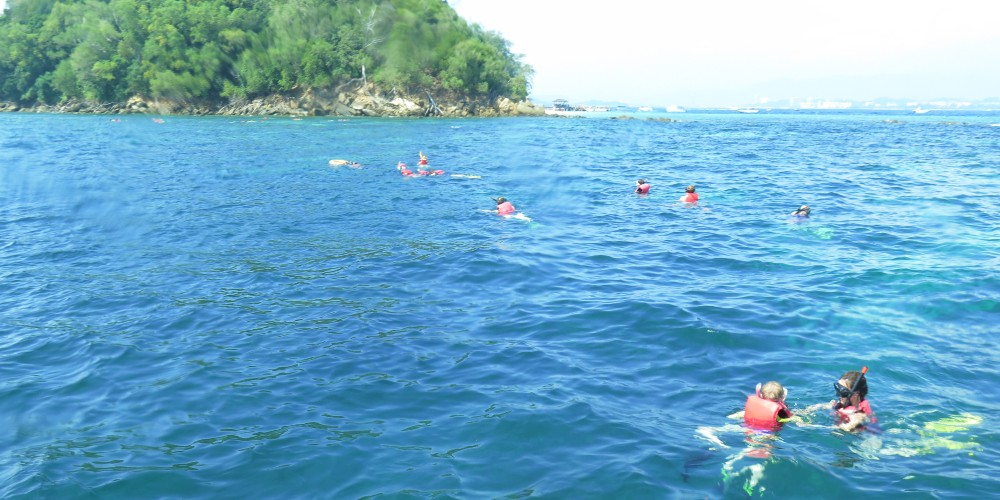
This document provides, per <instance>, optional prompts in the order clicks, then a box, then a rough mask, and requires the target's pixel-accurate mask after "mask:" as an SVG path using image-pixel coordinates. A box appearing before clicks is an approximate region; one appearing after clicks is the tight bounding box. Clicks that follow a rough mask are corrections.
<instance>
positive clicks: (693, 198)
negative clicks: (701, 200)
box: [681, 193, 698, 203]
mask: <svg viewBox="0 0 1000 500" xmlns="http://www.w3.org/2000/svg"><path fill="white" fill-rule="evenodd" d="M681 201H683V202H684V203H697V202H698V193H687V194H685V195H684V196H681Z"/></svg>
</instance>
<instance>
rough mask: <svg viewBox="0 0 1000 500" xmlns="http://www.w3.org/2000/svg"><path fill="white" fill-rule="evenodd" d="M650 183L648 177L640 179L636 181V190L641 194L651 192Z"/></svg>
mask: <svg viewBox="0 0 1000 500" xmlns="http://www.w3.org/2000/svg"><path fill="white" fill-rule="evenodd" d="M649 188H650V185H649V183H648V182H646V179H639V180H637V181H635V192H636V193H639V194H649Z"/></svg>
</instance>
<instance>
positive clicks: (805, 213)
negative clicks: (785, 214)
mask: <svg viewBox="0 0 1000 500" xmlns="http://www.w3.org/2000/svg"><path fill="white" fill-rule="evenodd" d="M810 210H812V209H811V208H809V205H802V206H801V207H799V209H798V210H796V211H794V212H792V214H793V215H799V216H802V217H809V211H810Z"/></svg>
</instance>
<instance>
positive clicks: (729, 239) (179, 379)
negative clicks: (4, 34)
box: [0, 111, 1000, 499]
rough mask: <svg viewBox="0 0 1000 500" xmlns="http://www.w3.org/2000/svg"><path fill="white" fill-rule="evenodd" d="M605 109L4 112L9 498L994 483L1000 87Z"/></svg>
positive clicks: (571, 494)
mask: <svg viewBox="0 0 1000 500" xmlns="http://www.w3.org/2000/svg"><path fill="white" fill-rule="evenodd" d="M609 116H611V115H608V114H604V115H599V116H591V117H588V118H580V119H573V118H503V119H454V120H452V119H353V118H352V119H334V118H308V119H302V120H292V119H290V118H271V119H266V120H265V119H255V120H240V119H233V118H227V117H162V119H163V122H162V123H158V122H156V121H154V120H152V119H151V118H152V117H146V116H124V117H121V121H112V120H111V119H110V118H109V117H107V116H65V115H37V114H0V496H2V497H4V498H129V499H131V498H185V499H187V498H212V499H216V498H740V497H748V496H753V497H767V498H783V497H791V498H814V497H829V498H841V497H846V496H866V497H906V498H981V497H985V496H989V495H995V493H996V491H998V490H1000V479H998V477H1000V455H998V448H1000V447H998V444H1000V424H998V422H997V415H998V414H1000V413H998V410H1000V392H998V391H997V384H998V382H1000V372H998V368H997V367H998V365H1000V355H998V353H997V340H996V339H997V334H998V333H1000V331H998V330H1000V231H998V229H1000V126H998V124H1000V114H975V113H965V114H954V113H953V114H944V113H943V112H938V111H935V112H933V113H928V114H926V115H919V116H918V115H912V114H905V113H863V112H830V113H815V114H814V113H792V112H786V113H779V112H772V113H767V112H762V113H759V114H756V115H743V114H737V113H709V112H689V113H686V114H684V115H670V116H671V117H672V118H678V119H679V121H675V122H662V121H655V120H648V119H643V118H646V117H647V116H650V115H636V117H637V118H639V119H633V120H625V119H609V118H608V117H609ZM418 151H423V152H424V153H425V154H427V156H428V157H429V158H430V164H431V166H433V167H434V168H438V169H443V170H445V171H446V173H445V175H442V176H434V177H420V178H403V177H402V176H400V175H399V174H398V173H397V171H396V169H395V165H396V163H397V162H398V161H405V162H408V163H410V164H411V165H414V164H415V163H416V160H417V155H418ZM335 158H343V159H349V160H354V161H357V162H360V163H361V164H362V165H363V167H362V168H356V169H355V168H344V167H341V168H332V167H330V166H328V164H327V162H328V160H330V159H335ZM452 174H464V175H468V176H479V178H462V177H453V176H452ZM640 177H643V178H647V179H649V181H650V183H651V184H652V189H651V191H650V194H649V195H647V196H639V195H636V194H634V193H633V192H632V190H633V189H634V186H635V180H636V179H637V178H640ZM688 184H695V185H696V186H697V190H698V192H699V193H700V195H701V201H700V203H699V205H698V206H686V205H682V204H680V203H678V202H677V198H678V197H679V196H680V195H681V194H682V193H683V190H684V187H685V186H686V185H688ZM497 196H504V197H506V198H508V199H509V200H510V201H511V202H512V203H513V204H514V205H515V206H516V207H517V208H518V210H519V211H521V212H522V213H523V214H525V215H526V216H527V217H530V221H528V220H525V219H516V218H504V217H499V216H497V215H495V214H493V213H490V212H489V211H490V210H491V209H492V208H493V207H494V202H493V200H492V198H493V197H497ZM802 204H808V205H810V206H811V207H813V212H812V217H810V218H809V219H808V220H804V221H797V220H792V219H791V218H790V217H789V215H788V214H789V212H791V211H792V210H794V209H795V208H797V207H798V206H799V205H802ZM862 366H868V367H869V371H868V380H869V388H870V392H869V395H868V398H869V400H870V401H871V403H872V407H873V408H874V410H875V412H876V414H877V416H878V420H879V422H878V425H877V426H872V427H870V428H868V429H866V430H865V431H863V432H858V433H844V432H841V431H839V430H837V429H835V428H834V427H833V423H834V422H833V419H832V417H831V416H830V415H829V414H828V413H827V412H825V411H822V410H820V411H817V412H813V413H805V414H804V416H806V417H807V418H806V419H805V421H804V422H803V423H800V424H789V425H786V426H785V427H784V428H783V429H781V430H780V431H778V432H776V433H771V434H760V433H752V432H751V433H748V432H746V431H745V430H744V429H743V428H742V426H741V425H740V421H738V420H733V419H728V418H727V415H730V414H732V413H733V412H736V411H738V410H741V409H742V407H743V403H744V401H745V399H746V395H747V394H749V393H751V392H753V390H754V386H755V385H756V384H757V383H758V382H766V381H768V380H778V381H780V382H781V383H783V384H784V385H785V387H787V388H788V390H789V393H790V394H789V398H788V402H789V403H790V406H791V407H792V409H793V410H797V411H798V410H802V409H804V408H806V407H807V406H810V405H814V404H817V403H822V402H825V401H829V400H830V399H832V397H833V395H834V394H833V390H832V383H833V382H834V381H836V380H837V379H838V378H839V376H840V375H841V374H842V373H843V372H845V371H847V370H857V369H860V368H861V367H862Z"/></svg>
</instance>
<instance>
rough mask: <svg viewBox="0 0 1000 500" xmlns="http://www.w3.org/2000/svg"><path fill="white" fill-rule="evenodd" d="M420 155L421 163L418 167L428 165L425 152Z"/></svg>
mask: <svg viewBox="0 0 1000 500" xmlns="http://www.w3.org/2000/svg"><path fill="white" fill-rule="evenodd" d="M418 153H419V154H420V163H418V165H427V157H426V156H424V152H423V151H418Z"/></svg>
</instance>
